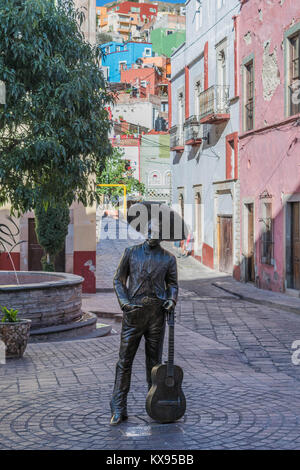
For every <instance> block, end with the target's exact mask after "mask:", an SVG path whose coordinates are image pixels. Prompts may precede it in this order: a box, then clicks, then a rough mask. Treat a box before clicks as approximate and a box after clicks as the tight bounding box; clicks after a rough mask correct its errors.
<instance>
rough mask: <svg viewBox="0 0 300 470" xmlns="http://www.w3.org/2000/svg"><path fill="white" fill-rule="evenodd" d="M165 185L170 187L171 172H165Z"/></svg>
mask: <svg viewBox="0 0 300 470" xmlns="http://www.w3.org/2000/svg"><path fill="white" fill-rule="evenodd" d="M165 185H166V186H168V188H169V187H170V186H171V172H170V171H167V172H166V173H165Z"/></svg>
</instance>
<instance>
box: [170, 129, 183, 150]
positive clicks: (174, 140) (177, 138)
mask: <svg viewBox="0 0 300 470" xmlns="http://www.w3.org/2000/svg"><path fill="white" fill-rule="evenodd" d="M170 148H171V149H174V150H183V149H184V143H183V126H173V127H171V129H170Z"/></svg>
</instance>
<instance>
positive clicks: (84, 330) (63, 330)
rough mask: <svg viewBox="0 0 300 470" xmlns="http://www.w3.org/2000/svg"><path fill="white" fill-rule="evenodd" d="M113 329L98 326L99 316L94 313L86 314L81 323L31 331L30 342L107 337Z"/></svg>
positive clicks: (103, 325) (108, 326)
mask: <svg viewBox="0 0 300 470" xmlns="http://www.w3.org/2000/svg"><path fill="white" fill-rule="evenodd" d="M111 328H112V327H111V326H110V325H106V324H97V316H96V315H95V314H94V313H92V312H84V313H83V315H82V317H81V319H80V320H79V321H76V322H71V323H68V324H64V325H56V326H50V327H46V328H40V329H34V330H31V332H30V337H29V342H38V341H63V340H66V339H75V338H76V339H81V338H82V339H83V338H88V337H92V338H93V337H98V336H105V335H106V334H108V333H110V331H111Z"/></svg>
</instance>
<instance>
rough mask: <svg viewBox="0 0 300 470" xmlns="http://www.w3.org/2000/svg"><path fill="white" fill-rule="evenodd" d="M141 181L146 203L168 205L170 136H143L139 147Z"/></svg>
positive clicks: (169, 194)
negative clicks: (163, 203)
mask: <svg viewBox="0 0 300 470" xmlns="http://www.w3.org/2000/svg"><path fill="white" fill-rule="evenodd" d="M140 161H141V181H142V182H143V183H144V184H145V187H146V193H145V196H144V199H145V200H147V201H160V202H166V203H168V204H169V203H170V198H171V165H170V135H169V134H165V133H157V134H145V135H143V136H142V139H141V147H140Z"/></svg>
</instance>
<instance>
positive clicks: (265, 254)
mask: <svg viewBox="0 0 300 470" xmlns="http://www.w3.org/2000/svg"><path fill="white" fill-rule="evenodd" d="M262 212H263V214H262V215H263V217H262V218H261V219H260V222H261V250H260V255H261V256H260V257H261V262H262V263H264V264H273V258H274V241H273V219H272V203H270V202H267V203H263V207H262Z"/></svg>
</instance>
